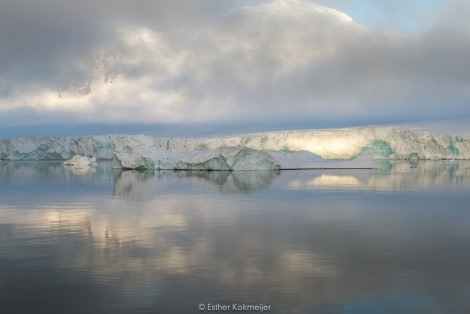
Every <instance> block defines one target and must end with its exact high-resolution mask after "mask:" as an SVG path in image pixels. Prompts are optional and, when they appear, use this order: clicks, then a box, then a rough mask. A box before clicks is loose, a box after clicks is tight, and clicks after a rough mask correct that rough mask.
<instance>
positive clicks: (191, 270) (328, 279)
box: [0, 163, 470, 313]
mask: <svg viewBox="0 0 470 314" xmlns="http://www.w3.org/2000/svg"><path fill="white" fill-rule="evenodd" d="M34 165H36V167H37V168H35V166H34ZM413 167H414V166H413ZM0 169H1V173H0V185H1V190H0V191H2V194H0V218H1V223H0V253H1V254H0V264H1V265H2V267H1V270H0V274H1V275H2V283H0V287H1V288H2V291H4V290H6V288H5V287H7V286H6V285H11V286H14V287H16V288H15V289H14V291H15V293H20V291H22V290H21V289H20V287H19V286H18V284H16V285H15V284H14V283H15V282H18V280H19V279H21V280H22V282H23V283H24V284H26V285H27V284H32V285H33V286H35V287H37V286H38V280H40V281H41V282H42V283H47V282H52V283H53V284H51V285H50V288H48V289H56V290H55V291H56V292H57V291H59V290H60V289H61V287H63V286H64V285H66V284H67V283H68V280H76V279H73V278H75V275H74V274H77V273H83V274H84V275H83V277H81V278H82V279H83V281H78V280H76V281H75V284H76V285H79V286H80V287H81V289H85V290H87V289H88V288H87V287H90V286H91V287H93V288H94V289H91V291H101V292H100V293H101V295H100V296H98V297H96V299H93V300H94V302H102V301H100V300H107V301H106V302H111V303H112V302H117V303H118V304H119V305H120V306H122V308H123V309H124V310H123V311H124V312H125V311H126V310H128V312H132V311H133V310H135V309H136V308H145V309H152V310H155V311H156V309H162V308H163V309H164V312H168V311H170V312H176V313H178V312H180V313H187V312H193V306H194V305H197V304H198V303H199V302H201V301H206V302H209V301H228V302H229V301H232V302H246V303H248V302H254V303H260V302H264V303H265V304H274V305H275V310H274V313H286V312H290V311H294V310H299V311H304V312H313V311H314V309H315V308H316V306H321V305H330V306H331V305H332V304H333V305H334V304H341V303H347V304H346V305H347V306H346V307H344V308H345V309H346V308H353V309H355V308H361V309H362V308H363V305H364V302H366V301H367V300H366V301H364V298H363V296H364V293H366V294H367V292H368V291H383V292H384V294H383V295H386V296H388V295H390V293H388V292H387V291H395V290H397V289H404V288H408V289H411V288H412V289H415V290H416V291H417V292H416V293H417V294H418V295H420V296H423V298H424V299H426V300H430V301H429V302H431V303H433V302H435V303H436V304H438V305H436V306H439V309H442V312H466V310H468V309H469V308H468V306H465V304H467V302H466V300H467V299H466V297H467V296H466V293H465V291H466V290H465V289H466V287H467V285H468V282H469V281H470V277H469V276H468V272H467V271H466V269H467V268H468V267H467V266H468V263H467V261H468V260H469V258H470V255H469V254H468V253H466V252H467V251H468V250H467V249H466V248H468V247H469V245H470V242H469V239H470V236H469V231H470V230H469V229H468V226H467V225H466V221H468V218H470V217H468V213H467V212H468V211H466V210H463V209H466V208H467V204H468V188H467V192H466V194H463V193H461V194H458V193H455V191H454V192H453V193H450V194H448V195H444V196H443V195H437V194H436V191H439V190H441V186H454V185H455V184H462V185H463V186H466V187H468V182H469V181H468V178H469V175H470V173H469V167H468V166H467V165H466V164H465V163H458V164H455V163H429V164H428V163H426V164H418V165H416V168H411V167H410V165H409V164H408V166H406V165H401V164H400V165H394V167H392V170H391V172H390V174H376V173H374V172H373V171H371V170H367V171H366V170H362V171H358V170H355V171H344V170H342V171H329V172H325V171H282V172H280V173H279V174H275V175H273V177H272V178H271V177H269V176H268V178H269V179H266V178H264V179H263V177H262V176H260V181H259V182H262V183H259V182H258V181H257V180H255V179H254V178H253V177H251V174H250V173H245V172H243V173H240V174H242V175H243V174H245V175H248V176H247V177H246V178H242V179H240V177H237V176H234V174H236V175H237V174H238V173H222V172H220V173H218V172H217V173H215V172H214V173H205V174H204V173H189V172H155V173H142V172H135V171H125V172H119V173H116V172H114V173H113V172H112V170H111V169H110V167H109V168H106V169H107V170H106V169H101V170H100V167H98V168H96V172H95V173H91V174H87V175H86V176H78V177H76V176H75V175H73V174H72V173H71V172H70V171H69V169H65V168H64V167H63V166H61V168H60V167H56V166H55V164H54V163H47V164H44V163H28V164H22V163H6V164H4V163H2V164H0ZM253 173H254V172H253ZM256 173H258V172H256ZM229 178H232V179H229ZM247 178H250V179H249V180H248V179H247ZM87 180H89V181H87ZM230 180H232V181H230ZM237 180H238V181H237ZM387 180H388V181H387ZM57 182H60V183H61V184H60V186H58V185H57ZM235 182H238V183H235ZM240 182H244V183H243V184H241V183H240ZM247 182H248V183H247ZM265 182H268V183H267V185H265V184H266V183H265ZM292 182H300V184H299V185H297V186H296V189H295V190H293V189H289V187H292ZM377 182H379V183H377ZM221 184H222V187H221ZM227 184H230V188H231V189H232V188H233V189H235V191H236V192H237V193H220V192H225V190H224V189H225V188H224V186H225V185H227ZM310 184H311V185H313V188H312V186H311V185H310ZM319 184H320V185H321V187H322V188H321V189H319V188H317V187H318V186H319ZM354 184H358V185H359V187H360V188H359V189H357V188H356V189H354V188H353V187H354ZM90 185H91V186H92V187H93V188H90ZM101 185H104V186H107V187H108V190H106V193H101V192H100V189H98V187H100V186H101ZM397 186H398V187H399V188H397V189H396V187H397ZM260 187H261V188H264V190H263V191H260V190H259V189H258V188H260ZM344 187H347V189H348V190H347V191H346V192H348V193H345V191H344ZM361 187H362V188H361ZM416 187H428V188H426V189H424V194H419V193H418V194H416V196H415V197H414V198H412V197H411V196H410V195H409V193H398V192H396V193H390V195H389V196H387V198H381V197H380V193H375V191H376V190H377V189H378V190H381V189H388V190H391V191H400V190H404V191H410V190H413V189H415V188H416ZM5 189H6V190H8V189H9V191H10V192H11V191H20V190H22V193H23V197H22V198H23V200H22V201H21V202H20V201H19V199H18V198H9V197H8V196H7V195H5V194H4V193H3V191H5ZM256 189H258V190H256ZM34 190H36V191H37V192H38V193H40V194H43V195H44V196H43V199H42V200H41V201H40V202H39V203H38V202H37V199H36V198H35V197H31V194H29V192H32V191H34ZM68 190H74V191H75V192H73V193H72V192H70V191H68ZM350 190H354V191H355V192H357V193H349V191H350ZM240 191H241V192H245V191H252V192H253V193H239V192H240ZM256 191H258V192H259V193H257V192H256ZM32 195H33V196H34V195H36V194H32ZM71 196H72V197H71ZM412 206H414V208H412ZM419 206H421V207H419ZM443 213H445V215H443ZM18 265H23V266H21V267H22V268H21V269H20V268H18V267H20V266H18ZM449 269H452V272H450V271H449ZM38 270H41V271H43V272H45V273H46V274H47V276H43V277H37V275H36V273H37V271H38ZM54 280H55V281H54ZM76 285H72V286H76ZM39 286H40V285H39ZM102 287H108V288H109V289H108V290H109V291H107V292H102V290H100V289H101V288H102ZM435 287H439V290H443V291H449V293H440V292H438V291H437V290H436V289H437V288H435ZM98 288H99V289H98ZM105 291H106V290H105ZM22 293H23V297H25V298H28V299H30V298H32V299H34V298H33V294H34V292H33V291H27V290H25V291H23V292H22ZM103 293H104V294H105V296H106V297H104V298H102V294H103ZM9 295H11V293H10V294H9ZM183 296H187V298H186V299H185V300H184V301H181V300H180V301H179V303H178V302H176V304H177V305H175V306H176V307H177V308H173V309H171V308H168V305H166V306H165V305H164V304H163V303H164V302H163V301H162V300H165V302H166V301H169V300H173V301H176V300H175V299H176V298H180V299H181V298H182V297H183ZM87 297H89V298H92V297H91V296H88V295H87ZM407 297H408V295H401V294H398V295H395V294H393V298H392V299H393V300H394V302H395V301H396V302H398V303H399V304H407V303H406V302H407V301H406V300H405V301H406V302H405V301H403V300H401V298H407ZM44 298H45V299H44V300H42V301H48V300H49V301H50V300H52V297H51V296H50V295H45V296H44ZM0 300H1V299H0ZM110 300H111V301H110ZM385 300H389V298H385ZM56 302H58V301H56ZM90 302H93V301H90ZM400 302H401V303H400ZM429 302H428V303H426V304H425V305H426V307H425V308H426V309H427V308H428V304H429ZM42 309H44V308H42ZM419 309H420V308H419V307H418V308H417V310H419ZM333 310H334V309H333Z"/></svg>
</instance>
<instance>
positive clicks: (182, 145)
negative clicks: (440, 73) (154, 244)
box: [0, 127, 470, 170]
mask: <svg viewBox="0 0 470 314" xmlns="http://www.w3.org/2000/svg"><path fill="white" fill-rule="evenodd" d="M74 155H82V156H87V157H95V158H96V159H97V160H103V159H108V160H110V159H113V158H114V166H115V167H122V168H141V169H149V168H153V169H191V170H209V169H213V170H215V169H217V170H253V169H266V170H268V169H271V170H272V169H279V168H280V169H292V168H295V169H298V168H358V167H359V168H369V167H371V166H375V163H374V161H372V159H373V160H419V159H429V160H459V159H470V139H469V138H464V137H461V136H452V135H441V136H435V135H432V134H430V133H427V132H422V131H415V130H410V129H404V128H395V127H375V128H352V129H337V130H302V131H284V132H272V133H266V134H253V135H243V136H232V137H219V138H215V137H214V138H199V139H195V138H152V137H148V136H135V135H134V136H125V135H108V136H92V137H83V138H70V137H47V138H46V137H42V138H41V137H28V138H14V139H3V140H0V159H3V160H53V159H56V160H67V159H70V158H72V157H73V156H74Z"/></svg>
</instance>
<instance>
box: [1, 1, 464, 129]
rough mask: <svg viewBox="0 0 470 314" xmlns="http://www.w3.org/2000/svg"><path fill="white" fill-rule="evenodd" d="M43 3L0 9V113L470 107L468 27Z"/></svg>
mask: <svg viewBox="0 0 470 314" xmlns="http://www.w3.org/2000/svg"><path fill="white" fill-rule="evenodd" d="M133 3H134V2H133ZM44 5H45V6H46V7H42V6H39V5H38V4H34V3H33V2H31V3H28V4H27V5H26V7H27V8H30V10H26V9H25V8H26V7H25V8H20V4H18V3H17V2H11V3H10V2H7V4H6V10H5V11H3V10H2V12H3V13H0V14H3V16H0V21H2V22H0V23H3V24H5V25H9V26H12V25H13V26H15V27H13V28H11V27H10V28H8V27H1V28H0V29H1V31H0V36H1V37H0V38H1V39H2V41H3V42H8V43H12V44H11V45H1V47H3V48H0V65H2V67H3V68H4V69H5V71H3V72H2V73H0V95H1V96H0V97H1V98H0V112H1V115H2V117H3V119H2V118H0V120H3V121H1V122H2V123H4V124H9V123H10V124H11V117H13V116H16V117H19V120H18V119H16V120H15V122H14V123H16V124H18V123H24V124H29V123H57V122H58V121H60V122H64V121H67V120H69V121H73V122H75V123H107V122H116V123H122V122H145V123H194V122H196V123H197V122H200V123H211V122H214V121H218V122H221V121H222V122H223V121H226V122H231V123H239V122H246V121H258V122H259V123H261V124H263V123H264V124H267V125H268V124H271V125H275V124H276V123H277V122H279V121H293V122H295V121H302V122H305V121H311V122H312V124H313V125H314V124H315V123H318V122H320V121H331V122H332V123H334V121H346V122H347V123H359V122H364V121H366V122H367V121H368V123H374V122H376V121H389V122H397V121H398V122H399V121H402V120H409V119H420V118H436V117H442V116H443V115H447V116H452V115H455V116H457V115H461V114H470V109H467V108H468V106H467V101H468V99H469V98H468V97H469V93H470V92H469V90H468V87H467V83H466V82H468V81H469V79H470V77H469V76H470V74H469V73H470V72H468V70H467V69H468V68H469V66H470V61H469V60H468V57H467V56H468V54H469V53H470V44H469V43H470V40H469V39H470V32H469V31H467V29H466V28H458V27H444V26H442V25H439V24H437V26H436V27H435V28H431V29H430V30H428V31H423V32H420V33H396V32H395V33H392V32H384V31H380V30H376V29H371V28H368V27H365V26H362V25H360V24H358V23H356V22H355V21H354V20H353V19H352V18H351V17H349V16H348V15H346V14H344V13H342V12H339V11H337V10H335V9H332V8H328V7H325V6H320V5H316V4H314V3H311V2H309V1H307V0H275V1H272V2H257V3H254V4H251V3H250V4H247V3H243V2H237V3H236V6H233V5H232V6H231V7H229V6H228V5H227V4H226V3H225V2H224V3H223V4H221V2H220V1H204V2H197V3H196V2H194V1H182V2H177V3H175V2H166V1H159V2H157V3H155V4H152V5H151V6H150V7H146V6H139V4H138V3H136V4H131V2H128V1H123V0H122V1H117V2H112V3H111V2H109V3H108V2H106V1H104V2H100V3H98V4H94V2H93V3H92V2H88V1H85V2H81V3H80V5H69V4H62V3H61V2H56V1H54V0H49V1H48V2H47V3H45V4H44ZM51 8H54V9H51ZM144 8H145V9H144ZM31 9H34V10H31ZM15 12H16V13H15ZM27 12H35V13H34V14H30V13H27ZM5 16H9V18H7V19H6V20H4V19H3V17H5ZM18 17H21V18H20V19H19V18H18ZM52 17H55V18H52ZM444 24H445V25H447V24H446V23H444ZM30 30H33V32H32V34H31V33H30ZM33 37H34V38H33ZM15 38H16V39H15ZM18 38H19V39H18ZM15 40H16V41H15ZM5 47H6V48H5ZM24 113H27V114H24ZM9 120H10V121H9Z"/></svg>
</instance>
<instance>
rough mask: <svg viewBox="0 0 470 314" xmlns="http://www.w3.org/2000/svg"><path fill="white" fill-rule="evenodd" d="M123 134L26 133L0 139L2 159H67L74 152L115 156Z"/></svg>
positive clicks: (98, 155)
mask: <svg viewBox="0 0 470 314" xmlns="http://www.w3.org/2000/svg"><path fill="white" fill-rule="evenodd" d="M121 137H122V136H120V135H104V136H89V137H82V138H72V137H24V138H12V139H3V140H0V159H4V160H67V159H70V158H72V157H73V156H74V155H81V156H88V157H95V158H96V159H101V160H103V159H112V158H113V154H114V141H115V140H117V139H119V138H121Z"/></svg>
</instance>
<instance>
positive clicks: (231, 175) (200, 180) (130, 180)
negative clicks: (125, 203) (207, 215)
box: [113, 169, 279, 200]
mask: <svg viewBox="0 0 470 314" xmlns="http://www.w3.org/2000/svg"><path fill="white" fill-rule="evenodd" d="M113 171H114V172H113V174H114V195H116V196H119V197H122V198H126V199H133V200H148V199H152V198H153V197H154V195H155V193H156V192H158V191H163V190H164V189H165V188H168V186H169V185H174V184H175V183H176V182H180V183H183V184H184V182H186V183H189V184H191V185H195V186H203V187H206V188H210V189H215V190H218V191H220V192H221V193H248V192H252V191H256V190H260V189H264V188H266V187H268V186H269V185H270V184H271V183H272V181H273V180H274V178H275V177H276V176H277V175H279V171H157V172H154V171H135V170H128V171H122V170H121V169H113Z"/></svg>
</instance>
